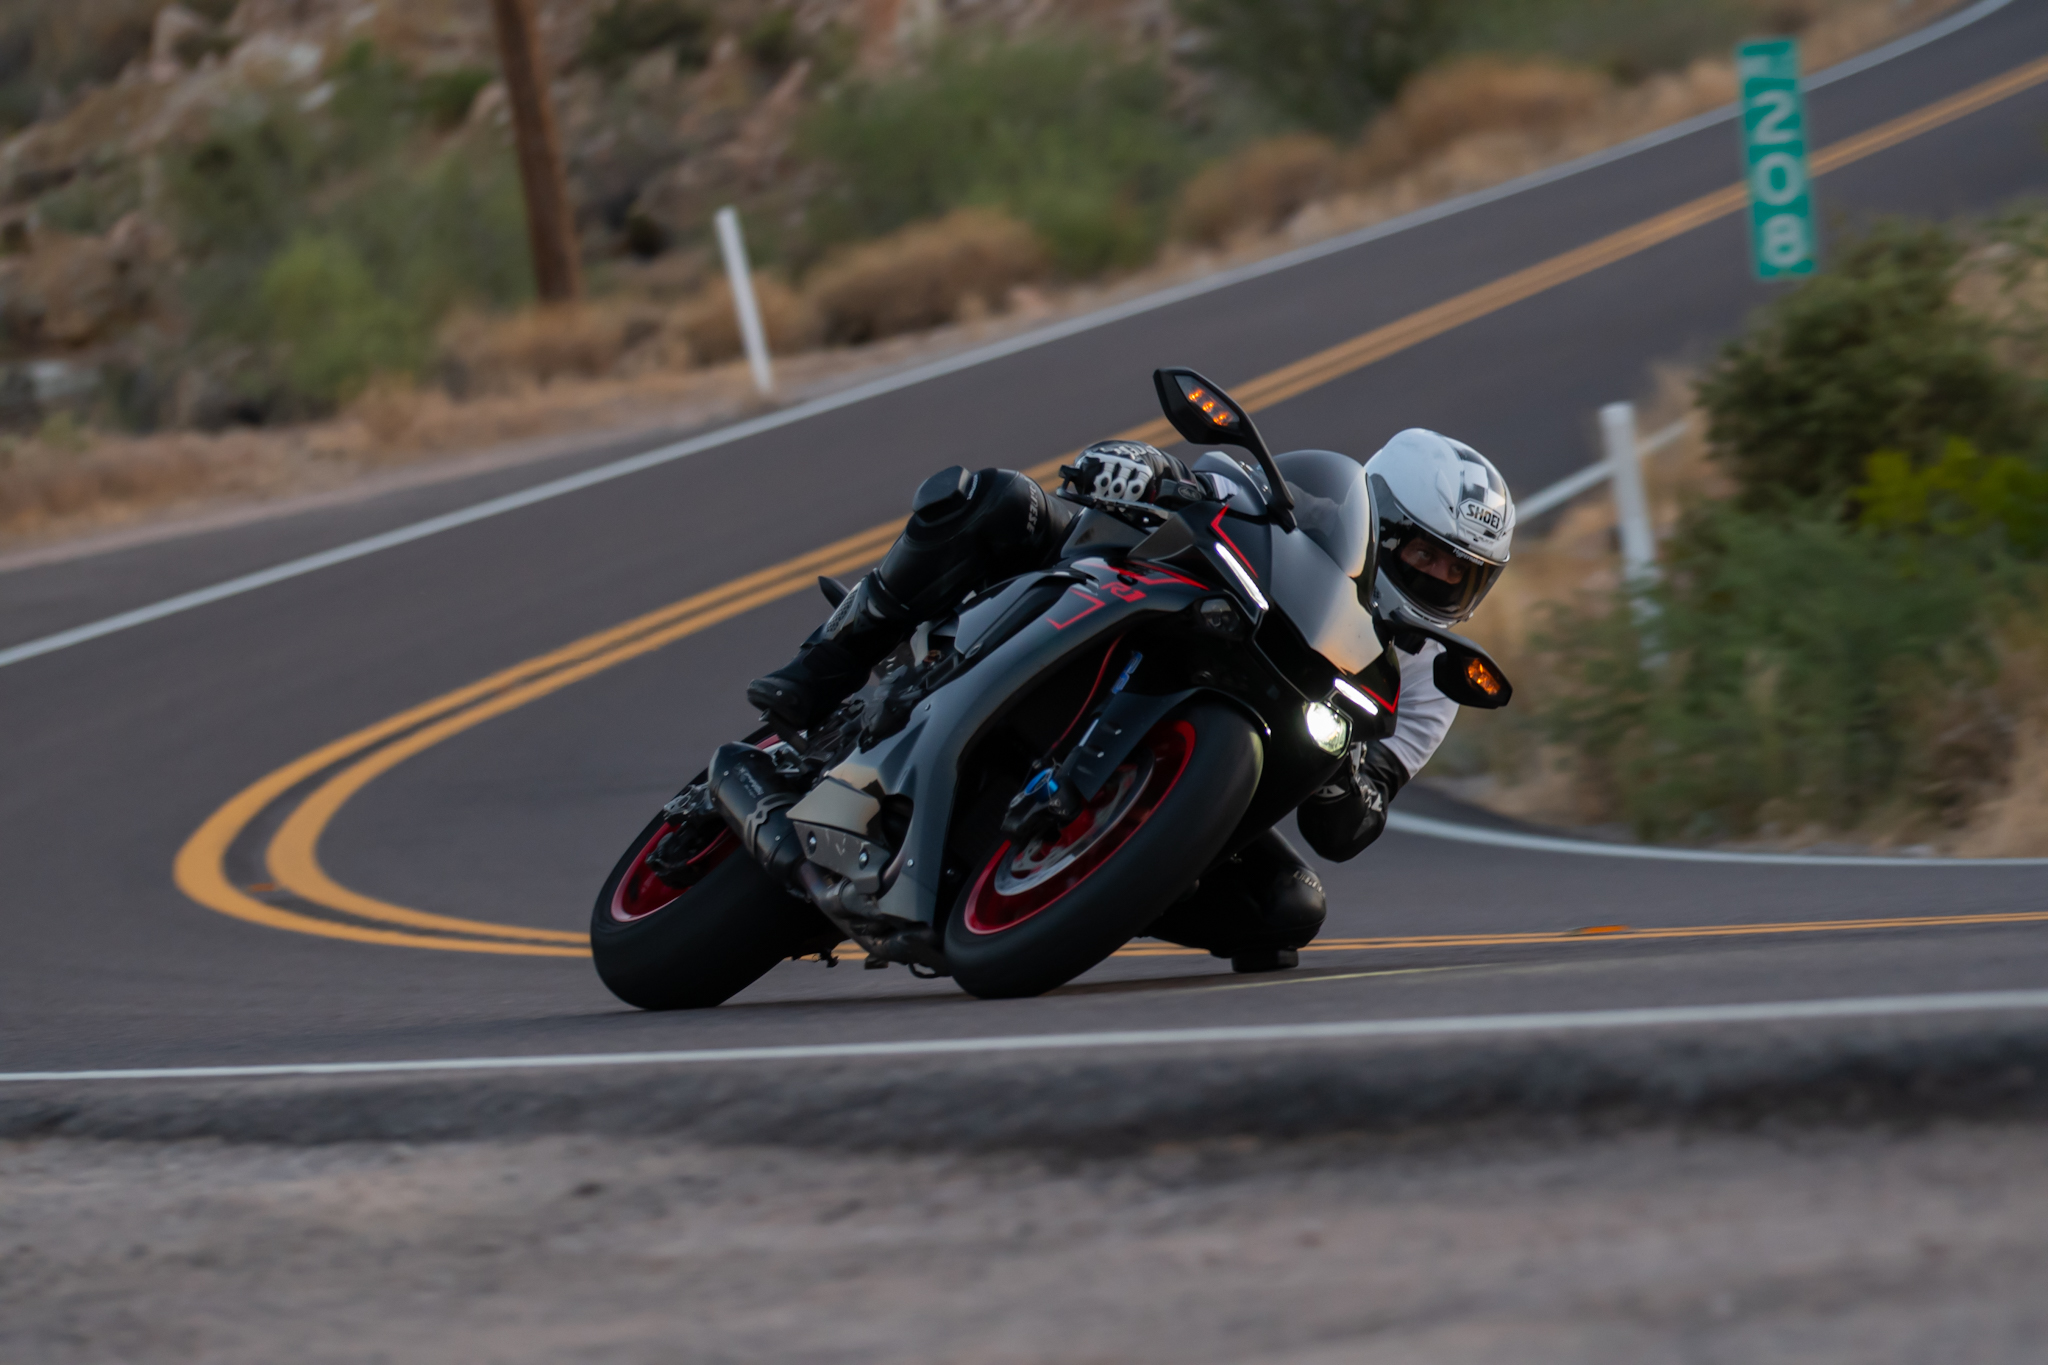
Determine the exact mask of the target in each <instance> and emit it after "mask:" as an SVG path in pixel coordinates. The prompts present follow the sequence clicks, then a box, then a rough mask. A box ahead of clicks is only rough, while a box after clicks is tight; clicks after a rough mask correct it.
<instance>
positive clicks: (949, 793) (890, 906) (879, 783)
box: [793, 559, 1216, 924]
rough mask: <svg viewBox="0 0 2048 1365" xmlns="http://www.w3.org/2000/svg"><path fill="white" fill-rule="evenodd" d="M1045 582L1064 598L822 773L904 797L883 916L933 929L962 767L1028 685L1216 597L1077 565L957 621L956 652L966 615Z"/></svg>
mask: <svg viewBox="0 0 2048 1365" xmlns="http://www.w3.org/2000/svg"><path fill="white" fill-rule="evenodd" d="M1046 583H1058V584H1061V585H1063V586H1064V588H1065V591H1064V592H1062V593H1060V595H1059V596H1058V597H1057V598H1055V599H1054V600H1053V602H1052V603H1051V605H1050V606H1049V607H1048V608H1047V609H1046V610H1045V611H1044V612H1043V613H1042V614H1041V615H1039V616H1037V617H1036V618H1034V619H1033V620H1031V621H1030V622H1029V623H1028V624H1026V625H1024V626H1023V627H1022V628H1021V629H1019V630H1017V631H1016V632H1015V633H1014V634H1012V635H1011V636H1010V637H1009V638H1007V639H1005V640H1003V641H1002V642H1001V643H999V644H996V645H995V646H994V647H993V648H991V649H989V650H988V651H987V653H986V656H985V657H983V658H982V659H981V660H980V662H978V663H977V664H975V665H974V667H973V668H972V670H971V671H970V672H968V673H965V674H963V675H962V676H960V677H958V678H956V679H954V680H953V681H950V682H948V683H947V684H946V685H944V686H942V687H940V688H938V689H937V690H936V691H934V692H933V693H932V694H931V695H930V696H927V697H925V698H924V699H923V700H922V701H920V702H918V704H917V705H916V706H915V707H914V708H913V709H912V711H911V714H910V717H909V719H908V720H907V721H906V722H905V723H904V726H903V728H902V729H901V730H898V731H897V732H896V733H895V734H893V735H890V736H888V737H887V738H885V739H882V740H880V741H879V742H877V743H876V744H875V745H874V746H873V747H872V748H867V749H862V750H860V751H858V752H856V753H855V754H853V755H852V756H851V757H849V758H847V759H846V760H845V761H844V762H842V763H840V764H839V765H838V766H837V767H836V768H834V769H833V770H832V771H831V773H829V774H828V775H827V776H828V778H829V779H831V780H836V781H838V782H840V783H843V784H845V785H846V786H847V787H851V788H853V789H855V790H858V791H864V792H867V793H869V794H871V795H873V796H874V797H876V798H877V799H878V800H879V799H880V798H881V797H884V796H903V797H908V798H909V799H910V800H911V802H912V803H913V804H912V814H911V819H910V828H909V830H908V831H907V833H906V834H905V836H904V841H903V846H902V848H901V849H900V850H899V852H900V855H901V862H902V867H901V868H900V870H899V871H898V872H897V875H896V878H895V881H894V882H893V883H892V884H891V885H890V886H889V887H888V889H887V890H886V892H884V894H883V895H882V896H881V898H880V900H879V902H878V907H879V909H880V910H881V912H882V913H883V914H885V915H888V916H892V917H894V918H896V919H900V920H904V921H909V922H912V923H920V924H931V923H934V922H936V920H937V917H938V913H939V895H940V890H941V883H942V881H943V877H944V871H945V856H946V839H947V835H948V832H949V828H950V823H951V820H952V816H953V807H954V804H955V799H956V795H957V791H958V785H959V773H960V765H961V760H962V758H963V757H964V756H965V755H966V754H967V752H968V751H969V750H970V749H971V748H972V747H973V746H974V744H975V742H976V741H977V740H979V739H980V738H981V737H982V735H983V734H985V733H986V732H987V730H988V728H989V727H990V726H991V725H992V724H994V723H995V722H996V721H998V720H1000V719H1001V718H1002V717H1003V715H1004V714H1005V713H1006V712H1007V711H1008V709H1009V708H1010V707H1011V706H1012V705H1014V704H1015V703H1016V702H1018V701H1019V700H1020V699H1022V698H1023V697H1024V696H1025V695H1027V694H1028V692H1029V691H1030V690H1031V687H1032V685H1033V684H1034V683H1035V682H1036V681H1038V680H1040V679H1042V678H1044V677H1046V676H1048V675H1050V674H1051V673H1052V672H1053V671H1054V670H1056V669H1058V668H1060V667H1062V666H1064V665H1065V664H1067V663H1068V662H1069V661H1071V660H1072V659H1074V658H1075V657H1076V656H1077V655H1079V654H1081V653H1083V652H1085V651H1090V650H1100V649H1101V648H1103V646H1104V645H1105V644H1106V643H1107V642H1109V641H1110V640H1112V639H1113V638H1115V637H1117V636H1120V635H1122V634H1123V633H1125V632H1127V631H1129V630H1130V629H1131V628H1132V627H1133V626H1134V625H1137V624H1140V623H1141V622H1144V621H1148V620H1159V619H1163V618H1165V617H1169V616H1172V615H1175V614H1177V613H1179V612H1182V611H1185V610H1186V609H1187V608H1189V607H1190V606H1192V605H1194V604H1195V603H1196V602H1198V601H1200V600H1201V599H1203V598H1205V597H1212V596H1214V595H1215V593H1216V589H1215V588H1213V587H1211V586H1209V585H1207V584H1204V583H1202V582H1200V581H1199V580H1197V579H1194V578H1191V577H1189V576H1187V575H1185V574H1181V573H1178V572H1175V571H1173V570H1171V569H1167V568H1162V567H1160V566H1153V565H1146V564H1141V563H1132V564H1127V565H1125V566H1123V568H1122V570H1121V572H1120V571H1119V570H1118V569H1117V568H1113V567H1111V566H1110V565H1108V564H1106V563H1105V562H1103V561H1102V560H1100V559H1084V560H1081V561H1078V562H1076V563H1072V564H1068V565H1063V566H1062V567H1060V568H1058V569H1054V570H1051V571H1048V572H1046V573H1040V574H1026V575H1024V576H1022V577H1021V578H1020V579H1019V580H1017V582H1015V583H1013V584H1011V585H1009V586H1008V587H1006V588H1004V589H1003V590H1002V591H1001V592H999V593H997V594H995V595H994V596H992V597H991V598H990V599H988V601H986V602H984V603H977V604H976V605H975V606H974V607H972V608H970V609H969V612H968V613H963V615H962V623H961V627H960V636H959V638H960V639H961V640H962V641H963V642H964V643H963V650H964V649H966V648H972V645H973V641H971V640H970V638H969V634H968V632H969V629H970V627H969V625H968V622H967V616H968V615H972V614H975V613H977V612H981V611H982V610H984V609H987V610H988V611H989V612H990V618H989V619H990V624H993V622H994V620H995V619H998V618H999V617H1000V615H1001V613H1002V612H1003V611H1004V610H1006V604H1007V603H1009V602H1014V601H1017V600H1022V599H1023V598H1024V597H1025V595H1026V594H1029V593H1031V592H1033V591H1034V590H1035V589H1036V588H1037V587H1038V586H1039V585H1041V584H1046ZM970 680H971V681H970ZM793 818H794V817H793Z"/></svg>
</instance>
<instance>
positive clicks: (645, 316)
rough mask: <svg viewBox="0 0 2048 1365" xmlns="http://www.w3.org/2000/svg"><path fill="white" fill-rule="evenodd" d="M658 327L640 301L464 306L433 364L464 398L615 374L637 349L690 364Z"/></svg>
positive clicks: (653, 358)
mask: <svg viewBox="0 0 2048 1365" xmlns="http://www.w3.org/2000/svg"><path fill="white" fill-rule="evenodd" d="M663 330H664V329H663V320H662V319H661V317H660V316H659V314H658V313H656V312H655V311H654V310H652V309H650V308H648V307H646V306H645V305H642V306H639V307H634V306H630V305H628V306H605V305H600V304H593V303H574V304H544V305H541V306H539V307H534V308H525V309H520V310H518V311H517V312H509V313H508V312H485V311H482V310H478V309H464V310H461V311H459V312H457V313H455V314H454V315H452V316H451V317H450V318H449V319H448V321H447V322H446V323H445V324H443V326H442V328H441V332H440V338H439V343H440V344H439V356H438V364H439V368H440V371H441V377H442V378H443V380H444V381H445V382H446V383H447V384H448V387H449V388H450V389H451V390H453V391H455V392H456V393H458V394H460V395H465V396H466V395H469V394H473V393H481V392H504V391H506V390H511V389H517V388H520V387H522V386H524V385H527V384H547V383H551V382H552V381H554V380H557V379H563V378H597V377H600V376H603V375H608V374H613V373H616V372H617V371H618V369H619V368H620V363H621V361H622V360H624V359H625V357H626V355H627V353H628V352H635V351H636V350H646V351H648V352H650V355H649V360H650V362H651V363H668V364H677V363H680V364H687V363H688V361H689V356H688V353H687V351H686V350H685V349H683V348H669V347H664V346H662V345H661V344H660V343H661V341H662V340H663V335H662V334H663Z"/></svg>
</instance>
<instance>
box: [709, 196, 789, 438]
mask: <svg viewBox="0 0 2048 1365" xmlns="http://www.w3.org/2000/svg"><path fill="white" fill-rule="evenodd" d="M714 221H715V222H716V223H717V225H718V249H719V251H720V252H721V253H723V254H724V256H725V276H726V278H727V279H728V280H730V281H731V282H732V306H733V311H734V312H736V313H737V314H739V320H740V341H741V342H742V343H743V344H744V345H745V346H746V348H747V364H748V366H749V367H751V368H752V369H753V371H754V387H755V388H757V389H759V390H760V391H761V395H762V397H764V398H765V397H767V396H768V395H769V394H770V393H772V392H774V389H775V376H774V374H773V373H772V372H771V371H770V370H769V368H768V335H767V333H766V332H764V331H762V329H761V305H760V304H759V303H758V302H757V301H756V300H755V298H754V272H753V269H752V268H751V267H750V266H749V265H748V264H747V244H746V242H745V241H744V240H743V239H742V238H741V237H740V215H739V211H738V210H737V209H735V208H733V207H732V206H731V205H727V206H726V207H724V208H722V209H720V210H719V211H718V215H717V217H716V219H715V220H714Z"/></svg>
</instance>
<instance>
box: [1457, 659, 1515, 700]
mask: <svg viewBox="0 0 2048 1365" xmlns="http://www.w3.org/2000/svg"><path fill="white" fill-rule="evenodd" d="M1465 681H1467V682H1469V683H1471V684H1472V685H1473V686H1474V687H1476V688H1478V689H1479V690H1480V691H1481V692H1484V693H1485V694H1486V695H1487V696H1489V697H1497V696H1499V695H1500V694H1501V688H1502V687H1504V686H1505V685H1506V684H1505V683H1504V682H1503V681H1502V680H1501V676H1500V674H1498V673H1496V672H1494V671H1493V670H1492V669H1491V668H1488V667H1487V666H1486V660H1484V659H1481V658H1479V657H1477V656H1476V655H1475V656H1474V657H1472V658H1470V659H1467V660H1465Z"/></svg>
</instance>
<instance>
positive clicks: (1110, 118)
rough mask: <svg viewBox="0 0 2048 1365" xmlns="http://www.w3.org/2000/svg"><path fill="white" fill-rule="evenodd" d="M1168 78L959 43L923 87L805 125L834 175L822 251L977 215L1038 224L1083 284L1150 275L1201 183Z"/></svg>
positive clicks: (947, 47)
mask: <svg viewBox="0 0 2048 1365" xmlns="http://www.w3.org/2000/svg"><path fill="white" fill-rule="evenodd" d="M1169 96H1170V91H1169V89H1168V85H1167V82H1166V78H1165V75H1164V73H1162V72H1161V71H1160V70H1159V68H1158V67H1156V66H1154V65H1152V64H1150V63H1147V62H1133V61H1126V60H1124V59H1122V58H1120V57H1118V56H1116V55H1115V54H1113V53H1111V52H1108V51H1106V50H1104V49H1101V48H1098V47H1094V46H1090V45H1087V44H1084V43H1079V42H1066V41H1053V40H1032V41H1026V42H1015V43H1009V44H1002V45H997V44H993V43H985V42H963V41H950V42H947V43H943V44H941V45H940V46H938V47H937V48H936V49H934V50H933V51H932V52H931V53H929V54H928V56H927V58H926V60H925V61H924V63H923V65H922V66H921V68H920V69H919V70H917V71H916V72H914V73H912V74H909V75H906V76H903V77H899V78H897V79H893V80H890V81H887V82H871V81H852V82H849V83H847V84H845V85H843V86H841V87H839V88H838V89H837V90H835V91H833V92H831V93H830V94H829V95H828V96H827V97H826V98H825V99H824V100H823V101H821V103H820V105H819V107H818V108H817V109H816V110H815V111H814V112H813V114H812V115H811V117H810V118H809V119H808V120H807V121H806V123H805V125H804V127H803V130H802V145H803V147H804V148H805V150H806V151H807V152H808V153H809V154H810V155H811V156H813V157H815V158H816V159H817V160H819V161H821V162H823V163H825V165H826V166H827V167H828V168H830V170H831V171H832V172H833V173H834V175H833V182H834V183H833V186H832V188H831V189H830V190H829V191H828V192H827V193H826V194H825V195H823V196H821V198H820V201H819V202H818V203H817V204H816V205H815V206H814V209H813V212H812V233H813V236H814V237H815V238H816V240H817V242H818V244H819V245H820V246H823V245H829V244H832V243H835V242H844V241H850V240H855V239H858V238H863V237H873V236H879V235H881V234H883V233H886V232H889V231H892V230H894V229H896V228H899V227H902V226H903V225H905V224H907V223H910V222H914V221H917V220H920V219H927V218H938V217H943V216H944V215H945V214H946V213H948V212H949V211H951V210H952V209H955V208H959V207H962V206H964V205H984V206H988V207H994V208H1000V209H1002V210H1003V211H1005V212H1006V213H1009V214H1010V215H1011V216H1013V217H1016V218H1018V219H1020V220H1021V221H1023V222H1025V223H1027V224H1029V225H1030V226H1031V227H1032V228H1033V229H1034V230H1035V231H1036V232H1037V233H1038V234H1039V235H1040V237H1041V238H1042V239H1043V240H1044V241H1045V243H1046V246H1047V249H1048V251H1049V252H1050V253H1051V255H1052V258H1053V260H1054V262H1055V263H1056V264H1057V265H1058V266H1059V267H1060V268H1061V269H1062V270H1064V271H1066V272H1068V273H1069V274H1073V275H1087V274H1092V273H1094V272H1096V271H1099V270H1101V269H1104V268H1106V267H1110V266H1116V265H1126V264H1132V263H1136V262H1139V261H1142V260H1144V259H1145V258H1146V257H1147V256H1149V255H1150V254H1151V252H1152V251H1153V250H1154V249H1155V248H1156V246H1157V244H1158V242H1159V240H1160V238H1161V237H1162V236H1163V233H1164V226H1165V214H1166V209H1167V205H1168V203H1169V202H1170V199H1171V196H1172V194H1173V192H1174V190H1175V189H1176V188H1177V187H1178V186H1179V184H1180V182H1181V180H1182V179H1183V178H1184V177H1185V176H1186V175H1187V174H1188V172H1189V170H1190V169H1191V168H1192V165H1193V162H1194V158H1195V152H1196V148H1195V146H1194V142H1193V138H1192V136H1191V135H1190V134H1189V133H1188V132H1187V131H1186V130H1184V129H1183V128H1181V127H1180V126H1179V125H1177V124H1176V123H1175V122H1174V120H1173V119H1172V117H1171V116H1170V115H1169V113H1168V104H1169Z"/></svg>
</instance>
